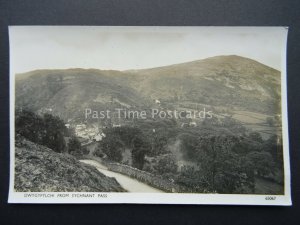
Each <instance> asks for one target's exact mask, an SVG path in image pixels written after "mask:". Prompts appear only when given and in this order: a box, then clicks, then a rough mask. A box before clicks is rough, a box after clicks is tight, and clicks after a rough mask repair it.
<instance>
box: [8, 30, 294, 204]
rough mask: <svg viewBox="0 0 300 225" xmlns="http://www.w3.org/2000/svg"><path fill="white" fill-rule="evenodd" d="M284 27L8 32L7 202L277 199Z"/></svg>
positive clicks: (287, 199)
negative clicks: (8, 164)
mask: <svg viewBox="0 0 300 225" xmlns="http://www.w3.org/2000/svg"><path fill="white" fill-rule="evenodd" d="M287 31H288V29H287V28H286V27H109V26H107V27H106V26H103V27H100V26H10V27H9V40H10V128H11V129H10V131H11V132H10V138H11V142H10V144H11V149H10V153H11V154H10V191H9V199H8V202H9V203H145V204H154V203H155V204H156V203H161V204H229V205H230V204H232V205H291V196H290V166H289V146H288V124H287V96H286V93H287V90H286V41H287Z"/></svg>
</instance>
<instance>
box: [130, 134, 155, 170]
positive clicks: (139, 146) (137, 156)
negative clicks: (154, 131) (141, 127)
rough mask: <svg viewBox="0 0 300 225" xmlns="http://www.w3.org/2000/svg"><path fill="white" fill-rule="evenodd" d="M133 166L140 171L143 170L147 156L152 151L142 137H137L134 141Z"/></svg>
mask: <svg viewBox="0 0 300 225" xmlns="http://www.w3.org/2000/svg"><path fill="white" fill-rule="evenodd" d="M132 146H133V148H132V165H133V166H134V167H136V168H138V169H143V166H144V163H145V155H146V154H147V153H148V152H150V151H151V147H150V144H149V143H148V142H146V141H145V139H144V138H143V137H142V136H136V137H135V138H134V139H133V140H132Z"/></svg>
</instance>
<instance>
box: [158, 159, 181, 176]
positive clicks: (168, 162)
mask: <svg viewBox="0 0 300 225" xmlns="http://www.w3.org/2000/svg"><path fill="white" fill-rule="evenodd" d="M154 169H155V170H156V172H157V173H158V174H160V175H168V174H175V173H176V172H177V164H176V161H175V158H174V157H172V156H171V155H166V156H164V157H162V158H160V159H159V160H158V162H157V164H156V165H154Z"/></svg>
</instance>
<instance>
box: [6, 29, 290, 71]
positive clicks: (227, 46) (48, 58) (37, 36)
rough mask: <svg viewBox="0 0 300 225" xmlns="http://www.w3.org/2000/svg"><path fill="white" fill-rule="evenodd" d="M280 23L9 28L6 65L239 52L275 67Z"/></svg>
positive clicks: (115, 65)
mask: <svg viewBox="0 0 300 225" xmlns="http://www.w3.org/2000/svg"><path fill="white" fill-rule="evenodd" d="M286 35H287V29H286V28H283V27H256V28H255V27H100V26H98V27H97V26H92V27H91V26H85V27H84V26H10V27H9V40H10V63H11V65H10V67H11V71H12V72H13V73H14V74H15V73H24V72H28V71H31V70H36V69H68V68H86V69H88V68H95V69H104V70H110V69H111V70H128V69H144V68H153V67H159V66H165V65H172V64H176V63H182V62H188V61H194V60H200V59H205V58H208V57H213V56H217V55H239V56H243V57H247V58H251V59H254V60H256V61H259V62H261V63H263V64H266V65H268V66H270V67H273V68H275V69H278V70H281V66H282V64H281V62H282V59H283V57H282V56H284V55H285V53H284V52H285V45H286Z"/></svg>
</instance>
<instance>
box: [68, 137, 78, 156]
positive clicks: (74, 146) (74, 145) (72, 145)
mask: <svg viewBox="0 0 300 225" xmlns="http://www.w3.org/2000/svg"><path fill="white" fill-rule="evenodd" d="M68 151H69V153H70V154H74V155H80V154H81V144H80V141H79V140H78V139H77V138H76V137H75V136H73V137H71V138H70V140H69V144H68Z"/></svg>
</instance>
